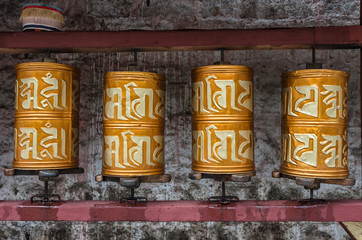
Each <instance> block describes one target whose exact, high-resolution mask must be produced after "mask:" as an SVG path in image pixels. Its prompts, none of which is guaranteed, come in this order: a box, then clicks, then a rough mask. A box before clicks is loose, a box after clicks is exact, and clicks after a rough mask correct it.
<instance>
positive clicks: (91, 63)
mask: <svg viewBox="0 0 362 240" xmlns="http://www.w3.org/2000/svg"><path fill="white" fill-rule="evenodd" d="M47 2H48V3H49V2H51V4H53V5H55V6H58V7H60V8H62V9H64V12H65V16H66V26H65V30H67V31H77V30H82V31H83V30H129V29H147V30H165V29H191V28H193V29H196V28H201V29H220V28H230V29H238V28H272V27H307V26H329V25H358V24H359V1H344V2H341V1H337V0H329V1H328V0H325V1H320V0H315V1H312V0H310V1H308V0H302V1H297V0H295V1H281V0H279V1H277V0H275V1H255V0H254V1H252V0H248V1H236V0H234V1H216V0H211V1H186V0H183V1H161V0H150V6H149V7H148V6H147V1H141V0H137V1H95V0H93V1H84V0H80V1H64V0H63V1H61V0H59V1H47ZM24 3H26V2H25V1H16V3H15V2H14V1H10V0H3V1H1V3H0V20H1V22H3V23H4V24H2V25H0V31H21V24H20V23H19V22H18V17H19V15H20V12H21V6H22V5H23V4H24ZM0 56H1V58H0V76H1V78H0V86H1V88H0V116H1V117H0V166H1V167H7V166H11V162H12V159H13V143H12V141H13V126H14V91H13V89H14V84H15V81H14V79H15V72H14V67H15V66H16V65H17V64H18V63H22V62H28V61H41V59H42V57H44V54H1V55H0ZM52 56H53V57H56V58H57V60H58V62H59V63H64V64H68V65H72V66H77V67H79V68H80V69H81V76H82V77H81V112H80V165H81V167H84V169H85V171H86V172H85V174H82V175H77V176H71V175H70V176H62V177H60V178H59V180H58V181H57V182H55V183H51V184H50V186H51V187H52V188H53V189H54V190H53V191H54V192H57V193H60V194H61V196H62V198H63V199H65V200H71V199H72V200H80V199H86V200H117V199H118V198H119V196H120V195H122V194H126V191H125V190H124V189H122V188H120V187H119V186H118V185H117V184H115V183H97V182H95V181H94V176H95V175H97V174H99V173H100V172H101V158H102V86H103V74H104V73H105V72H107V71H117V70H126V69H127V65H128V63H130V62H131V61H132V60H133V55H132V53H126V52H125V53H87V54H82V53H77V54H53V55H52ZM316 56H317V61H319V62H322V63H324V67H325V68H330V69H337V70H344V71H347V72H349V73H350V74H351V77H350V82H349V88H348V94H349V99H348V105H349V109H348V117H349V120H348V127H349V129H348V138H349V149H348V150H349V166H350V175H351V176H352V177H354V178H356V181H357V182H356V185H355V186H354V187H338V186H326V185H324V186H322V188H321V189H320V190H319V191H317V192H316V195H317V197H321V198H329V199H346V198H348V199H349V198H361V162H360V156H361V149H360V147H361V135H360V131H361V129H360V127H361V122H360V91H359V89H360V85H359V70H360V68H359V64H360V54H359V50H317V52H316ZM219 59H220V52H219V51H179V52H142V53H139V57H138V60H139V64H141V65H142V66H143V67H144V69H145V71H155V72H158V73H160V74H164V75H165V76H166V79H167V107H166V111H167V114H166V132H165V134H166V166H165V167H166V172H167V173H170V174H171V175H172V177H173V178H172V182H171V183H167V184H157V185H151V184H144V185H142V186H141V187H140V188H139V189H138V190H137V192H138V193H140V194H141V195H142V194H143V195H145V196H146V197H148V199H150V200H178V199H204V198H205V196H210V195H217V194H219V192H220V184H219V183H217V182H214V181H211V180H210V181H208V180H201V181H192V180H189V179H188V177H187V176H188V173H189V172H190V171H191V116H190V107H191V102H190V89H191V69H192V68H195V67H197V66H203V65H209V64H212V63H213V62H215V61H219ZM225 60H228V61H230V62H231V63H233V64H240V65H247V66H250V67H252V68H253V69H254V90H255V109H254V110H255V116H254V117H255V164H256V168H257V171H258V172H257V176H256V177H254V178H253V179H252V182H251V183H228V184H227V187H228V189H227V191H228V192H229V193H233V194H235V195H237V196H238V197H239V198H240V199H250V200H251V199H260V200H276V199H298V198H306V197H308V192H307V191H306V190H304V189H303V188H302V187H300V186H296V185H295V184H294V182H292V181H290V180H283V179H281V180H278V179H273V178H271V171H273V170H276V169H278V168H279V162H280V157H279V155H280V108H281V106H280V95H281V90H280V75H281V74H282V73H283V72H287V71H291V70H297V69H302V68H304V67H305V63H306V62H310V61H311V51H309V50H270V51H268V50H258V51H252V50H246V51H226V52H225ZM41 189H42V185H41V182H39V181H38V180H37V178H36V177H13V178H12V177H4V176H3V174H0V193H2V194H1V196H2V197H1V198H2V199H6V200H9V199H28V198H29V197H30V196H31V195H33V194H34V193H37V192H39V191H41ZM0 225H1V228H0V239H348V237H347V234H346V233H345V232H344V230H343V229H342V228H341V227H340V226H339V224H338V223H307V222H300V223H293V222H287V223H235V222H228V223H215V222H205V223H163V222H161V223H151V222H115V223H113V222H110V223H106V222H97V223H86V222H75V223H71V222H0Z"/></svg>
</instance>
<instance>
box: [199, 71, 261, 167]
mask: <svg viewBox="0 0 362 240" xmlns="http://www.w3.org/2000/svg"><path fill="white" fill-rule="evenodd" d="M253 136H254V132H253V70H252V69H251V68H250V67H246V66H238V65H212V66H203V67H198V68H195V69H193V70H192V169H193V170H194V171H197V172H204V173H213V174H229V173H230V174H231V173H252V174H254V172H255V170H254V169H255V167H254V137H253Z"/></svg>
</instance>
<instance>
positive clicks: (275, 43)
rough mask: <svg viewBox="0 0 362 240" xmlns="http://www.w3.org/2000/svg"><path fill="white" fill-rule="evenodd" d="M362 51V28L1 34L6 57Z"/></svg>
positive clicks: (2, 47) (0, 51)
mask: <svg viewBox="0 0 362 240" xmlns="http://www.w3.org/2000/svg"><path fill="white" fill-rule="evenodd" d="M313 46H315V47H317V48H359V47H361V46H362V26H338V27H310V28H279V29H216V30H202V29H201V30H200V29H193V30H171V31H141V30H134V31H118V32H111V31H110V32H106V31H98V32H2V33H1V32H0V53H22V52H47V51H48V50H51V51H53V52H114V51H132V50H134V49H137V50H139V51H169V50H172V51H179V50H216V49H221V48H223V49H292V48H311V47H313Z"/></svg>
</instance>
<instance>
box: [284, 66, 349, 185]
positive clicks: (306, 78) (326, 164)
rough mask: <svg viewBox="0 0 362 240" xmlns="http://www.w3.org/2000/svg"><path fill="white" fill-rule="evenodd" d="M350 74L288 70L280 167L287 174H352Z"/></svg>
mask: <svg viewBox="0 0 362 240" xmlns="http://www.w3.org/2000/svg"><path fill="white" fill-rule="evenodd" d="M348 78H349V75H348V73H346V72H342V71H335V70H327V69H307V70H299V71H294V72H289V73H286V74H283V80H282V133H281V134H282V137H281V138H282V139H281V147H282V148H281V155H282V156H281V158H282V159H281V160H282V163H281V168H280V171H281V172H282V173H284V174H287V175H292V176H299V177H307V178H308V177H309V178H322V179H323V178H324V179H344V178H347V177H348V156H347V82H348Z"/></svg>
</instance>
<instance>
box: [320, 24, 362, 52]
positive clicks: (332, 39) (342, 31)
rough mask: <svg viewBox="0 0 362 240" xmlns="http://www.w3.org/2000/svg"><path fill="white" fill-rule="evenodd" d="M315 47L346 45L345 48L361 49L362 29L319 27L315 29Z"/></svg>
mask: <svg viewBox="0 0 362 240" xmlns="http://www.w3.org/2000/svg"><path fill="white" fill-rule="evenodd" d="M315 43H316V45H327V46H328V45H330V46H333V45H341V46H343V45H346V47H353V46H355V47H361V46H362V45H361V43H362V27H361V26H348V27H320V28H315Z"/></svg>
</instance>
